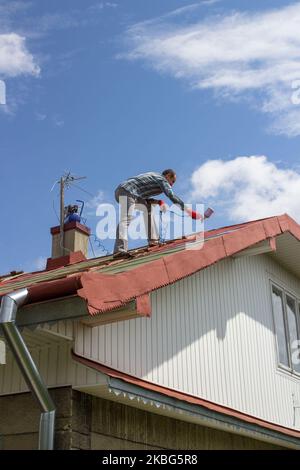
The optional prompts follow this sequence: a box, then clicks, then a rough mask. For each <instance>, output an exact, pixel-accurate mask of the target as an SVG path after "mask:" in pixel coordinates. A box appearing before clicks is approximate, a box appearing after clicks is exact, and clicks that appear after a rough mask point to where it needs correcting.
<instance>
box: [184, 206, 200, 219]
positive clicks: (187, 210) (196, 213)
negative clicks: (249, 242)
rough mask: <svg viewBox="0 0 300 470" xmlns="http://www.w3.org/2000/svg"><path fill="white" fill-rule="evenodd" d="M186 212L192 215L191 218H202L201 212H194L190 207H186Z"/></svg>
mask: <svg viewBox="0 0 300 470" xmlns="http://www.w3.org/2000/svg"><path fill="white" fill-rule="evenodd" d="M186 212H187V214H189V216H191V217H192V219H197V220H199V219H201V220H202V219H203V217H202V215H201V214H198V212H196V211H192V209H186Z"/></svg>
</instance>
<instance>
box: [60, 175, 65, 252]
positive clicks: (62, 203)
mask: <svg viewBox="0 0 300 470" xmlns="http://www.w3.org/2000/svg"><path fill="white" fill-rule="evenodd" d="M64 219H65V179H64V177H63V176H62V177H61V178H60V234H59V245H60V254H61V256H64V254H65V245H64V243H65V240H64V238H65V237H64Z"/></svg>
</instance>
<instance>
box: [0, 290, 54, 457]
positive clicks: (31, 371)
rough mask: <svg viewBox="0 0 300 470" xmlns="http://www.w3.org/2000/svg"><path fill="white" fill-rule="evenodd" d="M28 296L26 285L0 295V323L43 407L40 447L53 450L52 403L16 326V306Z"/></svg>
mask: <svg viewBox="0 0 300 470" xmlns="http://www.w3.org/2000/svg"><path fill="white" fill-rule="evenodd" d="M27 297H28V290H27V289H21V290H18V291H15V292H11V293H10V294H7V295H5V296H4V297H2V301H1V307H0V326H1V327H2V330H3V333H4V337H5V339H6V341H7V343H8V345H9V347H10V349H11V351H12V353H13V355H14V357H15V359H16V361H17V363H18V366H19V368H20V370H21V372H22V375H23V377H24V379H25V381H26V383H27V385H28V387H29V389H30V390H31V391H32V393H33V394H34V396H35V397H36V399H37V400H38V402H39V405H40V407H41V408H42V413H41V418H40V429H39V449H40V450H52V449H53V443H54V425H55V405H54V403H53V401H52V398H51V397H50V395H49V392H48V389H47V387H46V385H45V384H44V382H43V379H42V377H41V376H40V374H39V371H38V370H37V368H36V365H35V364H34V362H33V360H32V357H31V355H30V352H29V350H28V348H27V346H26V344H25V342H24V340H23V338H22V336H21V334H20V331H19V330H18V328H17V326H16V315H17V311H18V308H19V307H20V306H21V305H23V304H24V303H25V302H26V299H27Z"/></svg>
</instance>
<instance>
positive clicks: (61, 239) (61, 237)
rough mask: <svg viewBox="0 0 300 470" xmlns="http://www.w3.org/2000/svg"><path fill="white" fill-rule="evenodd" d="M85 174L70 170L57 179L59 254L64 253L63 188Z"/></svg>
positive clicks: (81, 178) (62, 254) (83, 177)
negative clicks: (76, 174) (77, 173)
mask: <svg viewBox="0 0 300 470" xmlns="http://www.w3.org/2000/svg"><path fill="white" fill-rule="evenodd" d="M85 178H86V176H74V175H71V172H70V171H69V172H68V173H65V174H64V175H63V176H62V177H61V178H60V180H59V181H57V183H58V184H60V218H59V222H60V233H59V245H60V254H61V256H64V255H65V243H64V238H65V237H64V235H65V234H64V222H65V189H68V188H69V187H70V186H71V185H72V183H73V182H74V181H78V180H83V179H85Z"/></svg>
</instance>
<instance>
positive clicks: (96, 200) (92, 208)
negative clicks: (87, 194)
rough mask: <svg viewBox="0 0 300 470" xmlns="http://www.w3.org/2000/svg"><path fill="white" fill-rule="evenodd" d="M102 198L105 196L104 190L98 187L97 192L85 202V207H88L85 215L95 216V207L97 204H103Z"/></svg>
mask: <svg viewBox="0 0 300 470" xmlns="http://www.w3.org/2000/svg"><path fill="white" fill-rule="evenodd" d="M104 198H105V195H104V192H103V191H102V190H101V189H99V190H98V192H97V194H96V195H95V196H94V197H93V198H92V199H90V200H89V201H88V202H86V204H85V205H86V207H87V209H89V210H88V212H87V215H93V216H95V215H96V210H97V207H98V206H99V204H103V202H104V200H105V199H104Z"/></svg>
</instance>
